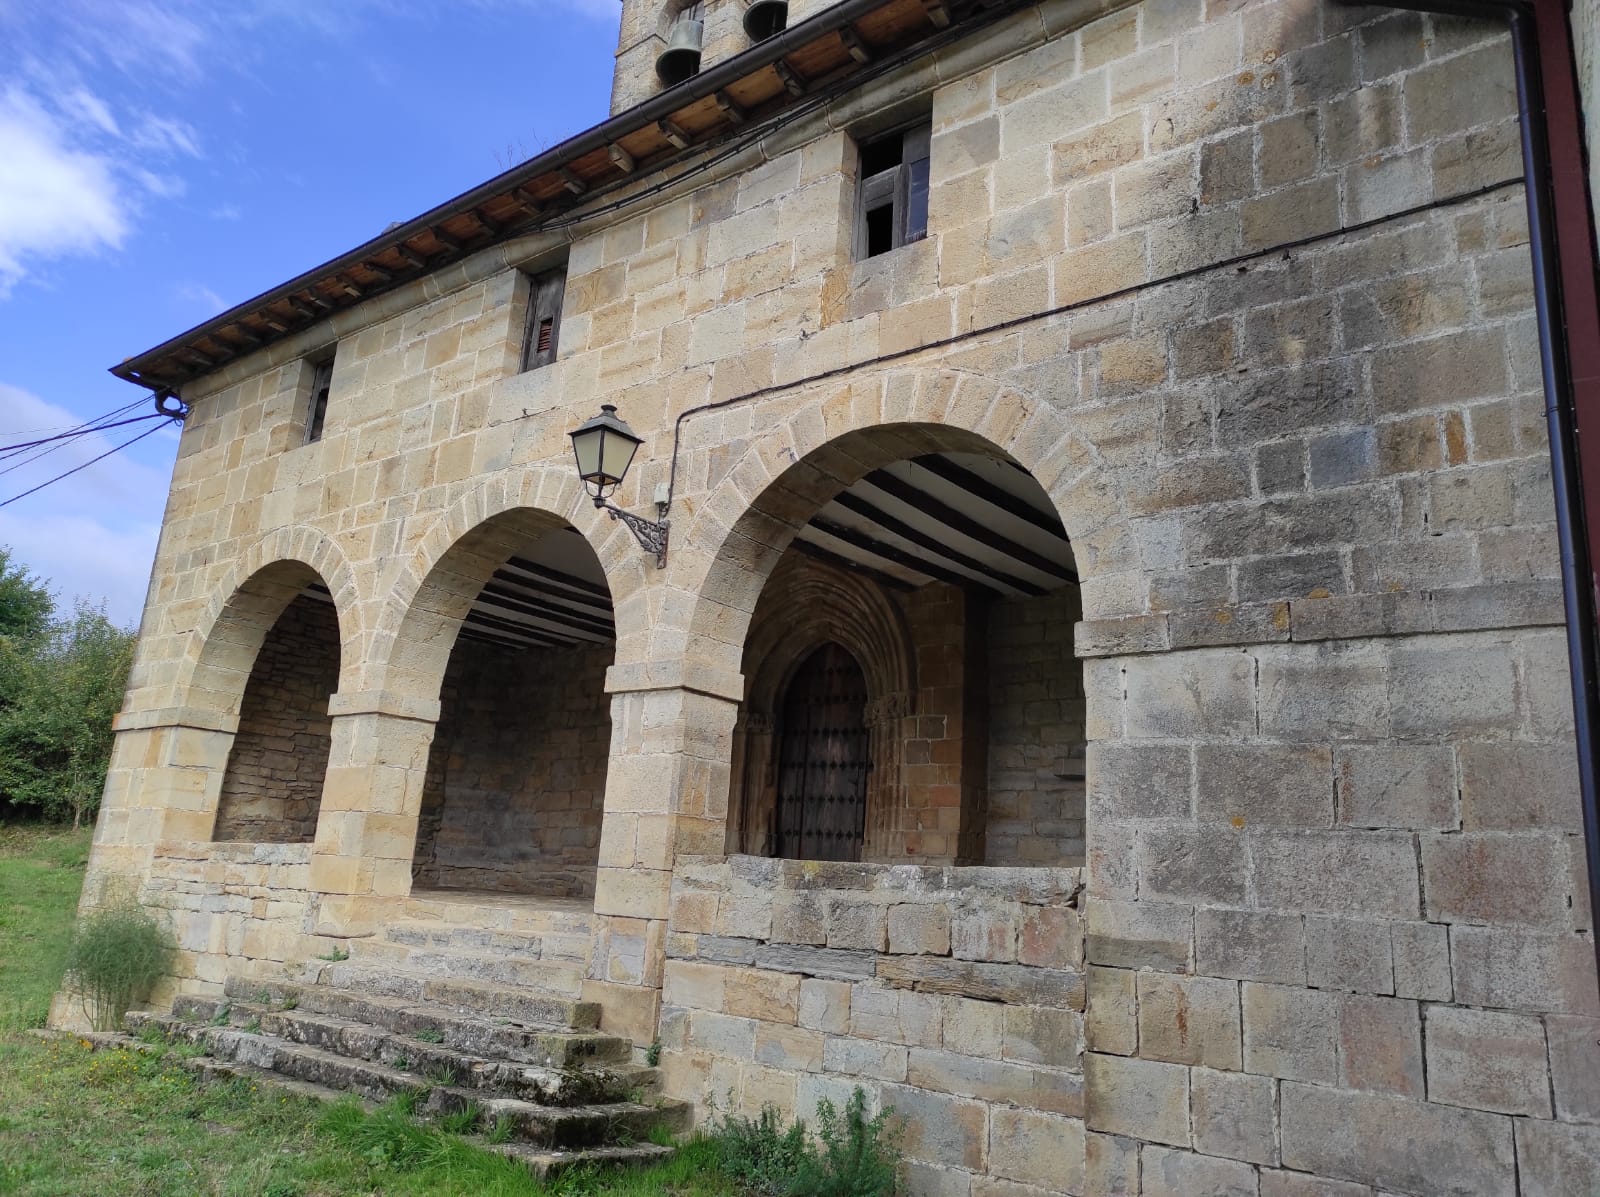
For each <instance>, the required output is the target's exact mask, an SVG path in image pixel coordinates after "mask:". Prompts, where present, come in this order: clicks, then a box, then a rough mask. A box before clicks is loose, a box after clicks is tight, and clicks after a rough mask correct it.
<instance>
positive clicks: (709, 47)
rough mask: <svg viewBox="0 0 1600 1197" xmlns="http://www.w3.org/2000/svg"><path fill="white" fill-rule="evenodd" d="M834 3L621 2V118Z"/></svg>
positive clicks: (617, 90) (617, 96)
mask: <svg viewBox="0 0 1600 1197" xmlns="http://www.w3.org/2000/svg"><path fill="white" fill-rule="evenodd" d="M828 3H829V0H622V28H621V32H620V33H619V35H618V37H617V69H616V75H615V76H614V78H613V80H612V84H611V112H612V115H613V116H614V115H616V114H617V113H619V112H621V111H622V110H623V109H625V108H631V107H633V106H634V105H635V104H638V103H640V102H641V101H643V100H647V99H649V98H650V97H651V96H653V95H655V94H656V93H657V92H659V91H662V90H664V89H665V88H668V87H671V86H672V85H673V84H676V83H682V82H683V81H684V80H686V79H691V78H693V77H694V76H695V75H696V74H697V73H699V72H700V71H701V70H703V69H704V68H706V67H708V66H710V65H712V64H713V63H717V62H721V61H723V60H724V59H728V58H732V57H733V56H734V55H736V54H738V53H740V52H741V51H743V50H747V49H749V48H750V47H751V46H752V45H754V44H755V43H756V42H759V41H763V40H765V39H766V38H769V37H772V36H774V35H775V34H778V33H781V32H782V31H783V30H784V28H785V27H786V25H790V24H793V23H794V22H795V21H797V20H799V19H800V18H801V17H804V16H810V15H812V14H813V13H815V12H817V11H819V10H821V9H824V8H827V7H828Z"/></svg>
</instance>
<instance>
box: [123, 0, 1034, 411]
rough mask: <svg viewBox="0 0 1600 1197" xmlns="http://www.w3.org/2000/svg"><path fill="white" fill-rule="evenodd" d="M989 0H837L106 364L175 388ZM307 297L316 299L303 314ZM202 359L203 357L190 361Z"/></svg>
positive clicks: (528, 224) (531, 224)
mask: <svg viewBox="0 0 1600 1197" xmlns="http://www.w3.org/2000/svg"><path fill="white" fill-rule="evenodd" d="M1020 2H1021V0H1016V2H1015V3H1011V4H1006V3H1002V4H999V5H995V4H989V3H986V0H947V2H946V3H943V4H932V5H929V4H927V3H925V0H846V2H845V3H843V4H838V5H835V6H833V7H832V8H831V9H825V10H823V11H822V12H820V13H818V14H817V15H816V16H815V17H812V18H810V19H808V20H806V21H803V22H800V23H799V24H797V25H795V26H793V27H792V28H791V29H789V30H786V31H785V32H783V33H781V34H778V35H776V36H775V37H773V38H770V39H768V40H767V41H764V42H761V43H758V44H757V45H755V46H752V47H751V48H750V49H749V50H746V51H745V52H744V53H742V54H740V55H738V56H736V57H735V58H733V59H730V60H728V61H727V62H724V63H718V64H714V65H713V66H711V67H709V68H708V69H707V70H706V71H704V72H702V73H701V74H700V75H697V76H694V77H693V78H691V79H689V80H687V81H686V82H684V83H681V84H679V85H677V86H676V87H674V88H670V89H668V90H667V91H665V92H663V93H661V94H660V95H658V96H655V97H652V98H651V99H649V100H646V101H645V102H644V103H642V104H639V105H637V106H636V107H634V108H632V109H629V110H628V111H626V112H623V113H620V114H618V115H617V116H615V117H612V118H611V119H610V120H608V121H606V122H603V123H602V124H600V125H597V126H595V127H593V128H591V129H589V130H586V131H585V132H583V133H580V134H578V135H577V136H575V137H573V138H571V139H569V140H568V141H566V142H564V143H563V144H561V145H559V146H556V147H554V148H553V149H551V150H548V151H546V152H544V153H542V154H539V155H537V156H536V157H534V158H532V159H529V160H528V161H527V162H524V163H522V164H521V165H519V166H516V167H513V168H512V169H511V170H509V171H507V172H505V173H504V174H502V175H500V176H498V177H497V178H494V179H491V180H490V181H489V182H487V183H485V184H483V185H482V186H480V187H478V188H475V189H474V190H472V191H470V192H467V193H466V194H464V195H461V196H458V197H456V198H455V199H453V200H451V201H449V202H448V203H445V204H442V205H440V206H439V207H437V208H435V209H433V210H432V211H430V212H427V213H425V214H423V215H422V216H420V217H417V218H416V219H415V220H412V221H408V222H404V223H401V224H398V225H394V226H391V227H390V228H389V229H387V230H385V231H384V233H383V234H382V235H381V236H379V237H377V238H375V239H373V240H372V241H369V242H367V243H366V244H365V245H362V246H359V247H357V248H356V249H354V250H352V251H351V252H350V253H348V254H345V255H344V256H342V257H340V258H337V259H335V260H334V261H332V262H328V263H326V264H324V265H323V266H320V267H317V268H316V269H314V270H311V271H308V272H307V273H305V274H303V275H301V276H299V277H298V278H296V279H293V280H291V281H290V282H288V283H286V284H284V285H283V286H282V287H279V288H277V289H275V290H273V291H269V292H267V293H266V294H264V295H260V296H257V297H256V298H254V299H251V300H248V301H246V302H245V303H242V304H239V305H238V306H237V307H234V308H231V309H229V310H228V311H226V312H223V313H222V314H221V315H219V316H217V317H215V318H214V319H212V320H210V321H208V322H206V323H205V324H202V325H199V326H198V327H196V328H193V329H191V330H189V331H188V332H186V333H183V334H181V335H180V336H178V337H174V338H173V339H172V340H170V341H167V342H165V343H164V344H161V345H158V346H156V347H155V348H153V349H150V350H147V351H145V352H144V353H141V354H138V355H137V356H135V357H131V358H128V359H127V360H126V361H123V362H121V363H119V364H118V365H116V366H113V367H112V369H111V373H113V374H114V375H116V376H117V377H118V378H122V379H125V380H127V381H129V382H134V383H138V384H140V385H143V386H147V387H151V388H162V387H165V388H171V389H176V388H178V387H180V386H181V385H182V384H183V383H185V382H188V381H190V380H192V379H195V378H198V377H201V376H203V375H205V374H208V373H210V372H212V371H213V370H216V369H218V368H220V367H222V366H224V365H226V364H227V363H228V362H230V361H232V360H233V359H235V358H239V357H243V356H246V355H247V354H250V353H254V352H255V351H256V350H257V349H259V348H261V347H263V346H264V345H266V344H269V343H271V342H273V341H276V340H278V339H280V338H282V337H284V336H288V335H290V334H291V333H293V332H297V331H299V330H300V329H301V328H304V327H306V325H307V322H308V320H316V319H320V318H322V317H324V316H326V315H328V314H329V313H331V312H334V311H337V310H340V309H342V308H346V307H350V306H352V305H353V304H356V303H360V302H362V301H364V300H366V299H369V298H371V297H372V296H374V295H376V294H380V293H382V292H383V291H386V290H389V289H391V288H393V287H397V286H400V285H403V284H404V283H405V282H407V281H408V280H410V279H412V278H416V277H418V276H420V275H422V274H425V273H427V272H428V271H431V270H436V269H438V268H439V267H440V266H442V265H445V264H447V263H449V262H451V261H453V260H455V259H458V258H460V257H463V256H465V255H467V254H471V253H474V252H476V251H477V250H479V249H482V248H484V247H485V246H487V245H491V244H494V243H496V242H497V241H501V240H505V239H508V238H510V237H514V236H518V235H521V234H523V233H525V232H529V231H532V230H534V229H536V228H537V227H538V225H539V223H540V222H541V221H543V220H547V219H550V218H552V217H556V216H560V215H562V214H563V213H564V212H566V211H568V210H570V209H573V208H576V207H579V206H581V205H583V204H585V203H589V202H592V201H593V200H594V199H595V197H596V195H597V194H598V193H599V192H600V191H602V190H604V189H606V188H609V187H611V186H612V185H614V184H617V183H619V182H624V181H627V180H631V179H638V178H641V177H642V176H644V175H646V174H648V173H649V172H650V171H652V170H654V169H656V168H658V167H661V166H664V165H666V164H667V163H669V162H670V161H672V160H673V159H675V158H678V157H681V156H682V155H684V154H686V153H692V152H695V151H697V150H699V149H701V148H702V147H704V146H706V145H707V144H709V143H714V142H716V141H719V140H720V139H722V138H725V137H727V136H730V135H733V134H736V133H738V132H739V130H740V127H741V126H743V125H746V124H750V123H755V122H758V121H760V120H762V119H764V118H766V117H768V116H771V115H773V114H775V113H777V112H779V111H781V110H782V109H783V108H785V107H787V106H788V105H791V104H794V103H797V102H799V101H800V100H801V99H802V98H803V97H804V96H805V95H807V94H812V93H815V92H816V91H818V90H819V89H820V88H821V87H823V86H824V85H831V84H833V83H835V82H843V81H844V80H846V79H847V78H848V76H850V75H852V74H854V73H858V72H860V71H862V70H864V69H866V67H867V65H868V64H869V63H870V62H871V61H875V60H878V59H881V58H884V57H885V56H887V55H890V54H893V53H899V52H902V51H904V52H907V53H915V51H916V48H917V46H918V45H919V44H922V43H926V42H928V41H930V39H932V38H933V37H934V36H935V35H936V34H937V32H938V29H939V28H941V27H942V26H940V25H939V24H938V21H939V16H940V14H943V15H944V16H945V17H946V18H947V23H948V21H949V20H954V21H956V22H960V21H962V20H965V19H976V18H977V16H978V15H980V14H981V15H993V14H996V13H997V12H999V11H1000V10H1004V9H1008V8H1010V7H1015V6H1016V3H1020ZM310 305H315V308H316V309H319V310H315V311H313V310H312V309H311V307H310ZM202 357H203V358H204V359H205V361H206V362H207V364H206V365H201V364H200V359H201V358H202Z"/></svg>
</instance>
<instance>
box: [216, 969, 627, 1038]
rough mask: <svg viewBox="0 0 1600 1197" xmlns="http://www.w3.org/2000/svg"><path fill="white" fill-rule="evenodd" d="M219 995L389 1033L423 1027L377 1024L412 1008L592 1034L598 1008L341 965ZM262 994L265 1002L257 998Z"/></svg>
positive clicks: (231, 984)
mask: <svg viewBox="0 0 1600 1197" xmlns="http://www.w3.org/2000/svg"><path fill="white" fill-rule="evenodd" d="M223 992H225V993H226V994H227V995H228V996H229V997H230V998H237V999H240V1000H242V1001H251V1000H257V1001H264V1002H270V1003H271V1004H273V1005H276V1006H280V1007H281V1006H282V1005H283V1004H284V1002H285V1001H286V1000H292V1001H294V1002H296V1003H297V1004H298V1005H302V1006H305V1008H306V1009H308V1010H315V1011H316V1012H317V1013H319V1014H337V1015H340V1016H341V1017H345V1018H352V1019H355V1020H356V1021H358V1022H375V1023H377V1024H378V1025H379V1026H382V1027H384V1028H386V1029H388V1030H392V1031H418V1030H422V1029H423V1028H424V1027H425V1026H427V1025H429V1024H426V1023H424V1024H417V1025H412V1023H413V1021H414V1020H408V1021H407V1022H406V1023H405V1024H404V1025H402V1024H398V1023H394V1022H385V1021H383V1020H384V1018H385V1017H389V1018H393V1017H405V1016H406V1012H408V1011H411V1010H413V1009H415V1008H418V1007H424V1008H429V1009H425V1010H424V1013H425V1014H428V1015H431V1016H436V1017H445V1018H456V1019H460V1018H462V1017H463V1016H465V1017H468V1018H475V1019H483V1020H487V1021H490V1022H495V1023H499V1024H502V1025H505V1024H512V1025H516V1026H522V1027H539V1028H543V1029H547V1030H557V1031H593V1030H596V1029H597V1028H598V1027H599V1026H600V1006H599V1005H598V1004H597V1003H595V1002H584V1001H578V1000H577V999H575V998H570V997H561V996H557V995H553V994H547V993H540V992H537V991H532V992H530V991H527V990H519V989H511V988H508V987H506V986H503V985H490V984H488V983H486V982H482V981H470V980H460V979H457V978H453V977H419V976H414V975H412V974H410V973H397V972H391V971H388V970H381V969H352V968H350V967H349V966H348V965H346V964H335V965H331V966H328V968H327V970H326V971H325V972H324V974H323V978H322V982H321V983H319V984H299V983H295V982H282V981H274V982H270V983H264V982H261V981H252V980H249V979H246V978H241V977H229V978H228V980H227V982H226V983H225V984H224V986H223ZM263 994H264V995H266V997H265V998H262V997H261V995H263ZM336 995H346V996H344V997H340V996H336ZM385 998H386V999H390V1000H389V1001H388V1002H387V1003H384V1002H380V1001H379V1000H378V999H385ZM362 1002H370V1003H371V1004H372V1006H371V1009H372V1016H371V1017H368V1016H367V1015H365V1014H358V1013H354V1012H353V1011H354V1009H355V1007H356V1006H357V1005H359V1004H360V1003H362Z"/></svg>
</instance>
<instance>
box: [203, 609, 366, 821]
mask: <svg viewBox="0 0 1600 1197" xmlns="http://www.w3.org/2000/svg"><path fill="white" fill-rule="evenodd" d="M338 683H339V619H338V616H337V614H336V613H335V611H334V609H333V606H332V605H331V604H330V603H327V602H324V601H321V600H319V599H317V598H315V597H312V596H309V595H303V596H301V597H300V598H297V599H295V600H294V601H293V602H292V603H290V604H289V606H288V607H287V608H286V609H285V610H284V612H283V614H282V615H281V616H279V617H278V622H277V623H275V624H274V625H273V626H272V631H271V632H270V633H269V634H268V636H267V638H266V641H265V643H263V644H262V646H261V652H260V654H259V655H258V656H257V657H256V659H255V664H254V667H253V668H252V669H251V671H250V682H249V684H248V685H247V686H246V687H245V692H244V703H243V705H242V706H241V708H240V711H239V730H238V732H237V733H236V734H235V735H234V739H233V750H232V752H231V753H230V754H229V756H228V771H227V774H226V776H225V777H224V778H223V781H222V796H221V798H220V800H219V802H218V806H217V826H216V832H215V838H216V839H217V840H219V841H223V840H243V841H251V842H256V843H281V844H296V843H310V842H311V839H312V837H313V836H315V834H316V830H317V812H318V810H319V808H320V806H321V803H322V782H323V778H324V776H325V775H326V773H327V771H328V749H329V747H330V745H331V743H332V726H333V721H332V719H331V718H330V717H329V715H328V699H329V698H330V697H331V696H332V694H333V691H334V689H335V688H336V687H337V686H338Z"/></svg>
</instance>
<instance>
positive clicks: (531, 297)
mask: <svg viewBox="0 0 1600 1197" xmlns="http://www.w3.org/2000/svg"><path fill="white" fill-rule="evenodd" d="M566 289H567V271H566V268H565V267H563V268H561V269H559V270H551V271H548V272H546V273H544V274H539V275H535V276H534V277H533V278H531V279H530V280H529V284H528V324H527V327H526V329H525V330H524V331H523V336H522V368H523V369H524V370H536V369H538V368H539V367H540V366H548V365H549V364H550V363H551V362H553V361H555V360H556V353H557V351H558V350H559V348H560V346H559V344H558V342H559V340H560V336H561V300H562V296H563V295H564V294H565V292H566Z"/></svg>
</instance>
